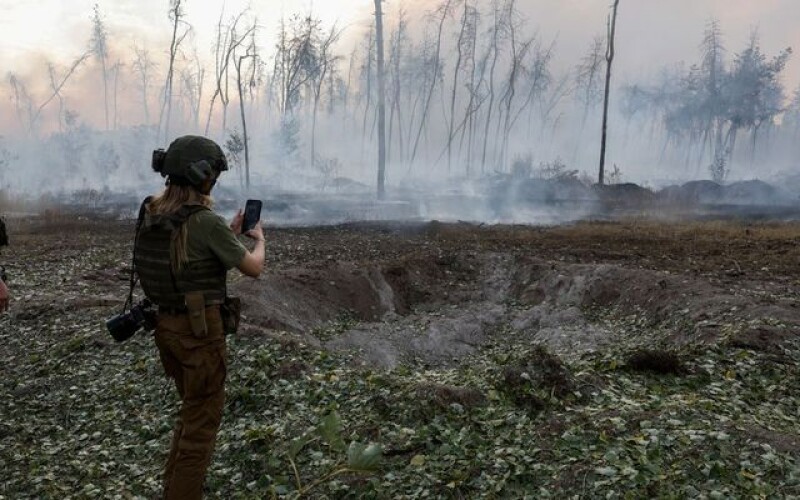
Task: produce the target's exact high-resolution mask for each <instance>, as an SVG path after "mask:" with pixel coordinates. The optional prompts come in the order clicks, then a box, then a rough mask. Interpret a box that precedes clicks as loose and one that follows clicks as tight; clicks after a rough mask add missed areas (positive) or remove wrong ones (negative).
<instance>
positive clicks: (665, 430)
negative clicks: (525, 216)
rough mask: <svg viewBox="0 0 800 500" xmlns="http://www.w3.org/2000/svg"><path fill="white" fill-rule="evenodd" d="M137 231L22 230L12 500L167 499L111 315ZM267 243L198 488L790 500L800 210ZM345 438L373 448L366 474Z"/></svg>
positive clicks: (40, 222)
mask: <svg viewBox="0 0 800 500" xmlns="http://www.w3.org/2000/svg"><path fill="white" fill-rule="evenodd" d="M132 232H133V228H132V225H131V224H130V223H127V222H114V221H96V220H82V221H81V220H78V221H70V222H64V221H47V220H44V219H39V218H29V219H24V220H23V219H13V220H11V221H10V236H11V240H12V246H11V247H9V248H8V249H6V250H4V252H3V254H2V259H3V263H4V264H5V265H6V266H7V268H8V272H9V275H10V276H11V285H12V291H13V293H14V301H13V303H12V311H11V314H9V315H5V316H1V317H0V359H2V360H3V363H2V367H0V395H1V396H2V398H3V400H4V401H7V402H9V404H7V405H4V406H3V408H2V409H0V467H1V468H2V469H3V470H5V471H7V474H5V478H3V479H1V480H0V497H7V498H20V497H42V496H55V495H59V496H73V497H92V496H95V497H97V496H99V497H105V496H106V495H107V494H108V493H112V492H113V493H114V494H119V495H121V496H122V497H123V498H124V497H131V496H144V497H147V496H151V495H153V494H155V493H156V492H157V491H158V474H159V465H160V464H161V462H162V460H163V458H164V456H165V452H166V446H167V439H168V435H169V428H170V425H171V418H172V415H173V412H174V410H175V407H176V401H175V398H174V394H173V392H174V391H172V389H171V387H170V385H169V382H168V381H166V380H165V379H164V378H163V376H162V375H161V370H160V366H159V364H158V360H157V355H156V352H155V349H154V347H153V346H152V344H151V342H150V341H149V339H148V338H147V336H146V335H139V336H137V337H136V338H134V339H132V340H131V341H129V342H128V343H125V344H121V345H117V344H114V343H113V341H112V340H111V339H110V337H109V336H108V335H107V334H106V333H105V331H104V327H103V321H104V320H105V319H106V318H107V317H109V316H110V315H112V314H114V313H115V312H116V311H117V310H118V309H119V307H121V305H122V301H123V299H124V297H125V294H126V292H125V288H126V281H125V280H126V279H127V274H126V273H127V270H128V269H129V265H130V264H129V260H130V241H131V239H132ZM267 238H268V252H267V253H268V269H269V271H268V272H267V273H266V275H265V276H263V277H262V278H261V279H259V280H257V281H253V280H249V279H245V278H243V277H242V276H239V275H238V274H236V275H232V276H231V283H230V288H231V293H233V294H236V295H238V296H240V297H242V298H243V300H244V303H245V310H244V322H243V326H242V329H241V332H240V333H239V335H237V336H235V337H233V338H230V339H229V349H230V357H231V360H230V366H229V384H228V401H229V402H228V409H227V410H226V420H225V422H224V423H223V430H222V432H221V434H220V439H219V446H218V451H217V454H216V456H215V462H214V466H213V467H212V470H211V472H210V475H209V481H208V495H209V497H211V498H230V497H242V498H251V497H252V498H263V497H265V496H266V497H269V496H289V497H293V496H297V495H298V493H302V494H303V495H305V496H310V497H330V498H341V497H347V496H351V497H354V498H357V497H367V498H404V497H405V498H419V497H425V496H429V497H445V498H472V497H476V496H482V497H503V498H518V497H524V496H526V495H529V496H530V497H545V496H554V497H558V498H564V497H568V496H588V497H595V496H597V497H600V496H602V497H606V496H607V495H610V497H612V498H613V497H620V496H626V495H627V496H631V495H632V496H633V497H642V496H645V497H658V496H663V497H685V496H711V497H714V496H718V495H719V496H722V497H731V496H733V497H736V496H745V495H748V496H749V495H755V496H760V495H763V496H786V497H789V496H793V495H794V496H796V495H800V432H799V431H798V427H797V417H798V415H800V397H798V394H800V392H798V389H800V377H798V375H800V374H799V373H798V366H800V365H799V363H800V350H799V348H798V346H799V344H800V307H798V304H800V302H798V297H799V296H800V246H799V245H798V243H800V224H798V223H765V222H763V221H762V222H753V221H747V220H728V221H724V222H715V221H705V222H663V221H662V222H659V221H655V220H652V219H643V218H630V219H625V220H618V221H613V222H582V223H576V224H571V225H564V226H555V227H530V226H482V225H473V224H443V223H439V222H431V223H400V222H398V223H357V224H347V225H340V226H334V227H311V228H295V229H292V228H282V229H270V230H268V232H267ZM234 274H235V273H234ZM332 435H335V436H337V437H336V438H333V437H332ZM341 442H347V443H350V442H354V443H364V444H366V443H368V442H374V443H378V444H379V445H380V446H381V447H382V450H383V452H382V456H381V462H380V464H379V465H378V467H377V470H369V471H356V470H355V469H358V467H356V466H354V464H357V462H358V461H357V460H355V461H353V460H354V459H353V457H352V456H351V457H350V462H348V454H347V452H346V450H345V449H344V448H342V446H341ZM351 451H352V449H351ZM348 465H349V466H350V467H349V468H347V466H348Z"/></svg>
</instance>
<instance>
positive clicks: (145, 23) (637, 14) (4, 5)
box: [0, 0, 800, 133]
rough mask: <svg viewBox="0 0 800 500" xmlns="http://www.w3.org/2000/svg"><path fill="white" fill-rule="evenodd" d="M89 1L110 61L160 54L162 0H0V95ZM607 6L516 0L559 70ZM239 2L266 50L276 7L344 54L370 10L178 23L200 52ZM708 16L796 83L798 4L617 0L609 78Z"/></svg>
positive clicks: (207, 17)
mask: <svg viewBox="0 0 800 500" xmlns="http://www.w3.org/2000/svg"><path fill="white" fill-rule="evenodd" d="M95 3H99V5H100V9H101V12H102V13H103V15H104V17H105V22H106V25H107V28H108V31H109V38H110V40H111V43H112V51H114V50H116V51H117V53H116V54H112V57H115V58H119V59H120V60H122V61H123V62H130V61H129V59H130V58H127V59H128V61H126V54H124V53H122V52H123V51H125V52H127V51H128V50H129V49H130V47H132V46H133V44H134V43H137V44H138V45H139V46H145V47H147V48H148V49H149V50H150V51H151V52H152V53H154V55H156V56H158V57H161V56H163V54H165V53H166V51H167V44H168V41H169V37H170V26H169V21H168V19H167V10H168V8H169V0H113V1H110V0H35V1H22V0H0V68H2V70H3V75H2V76H3V82H2V83H0V99H2V100H7V96H8V88H7V87H8V84H7V79H6V73H7V72H10V71H13V72H15V73H16V74H18V75H21V76H23V77H24V78H26V81H28V82H29V85H31V86H34V85H35V82H40V84H41V85H45V84H46V70H45V61H46V60H49V61H52V60H55V61H56V62H58V63H60V64H61V65H62V67H63V66H66V65H67V64H68V63H69V61H70V60H72V59H74V58H75V57H76V56H77V55H78V54H80V53H81V52H82V51H84V50H85V48H86V46H87V42H88V40H89V37H90V32H91V21H90V19H91V14H92V6H93V5H94V4H95ZM438 3H439V2H433V1H431V0H386V1H385V12H386V17H387V23H388V24H390V25H391V22H392V19H393V18H394V15H395V13H396V12H397V10H398V7H399V6H400V5H403V6H405V8H406V10H407V11H409V12H410V16H409V17H410V22H411V24H412V28H413V26H415V25H416V26H419V24H420V18H421V15H422V13H423V12H425V11H426V10H430V9H431V8H432V7H433V6H435V5H437V4H438ZM484 3H485V2H484ZM610 3H611V0H518V6H519V8H520V10H522V11H523V13H524V14H525V16H526V17H527V18H528V19H529V21H530V22H529V29H530V30H531V31H532V30H534V29H538V32H539V34H540V36H541V38H543V39H544V40H547V41H549V40H556V55H557V57H556V61H555V64H556V66H560V67H561V68H562V69H565V68H570V67H573V66H574V65H575V64H576V63H577V61H578V59H579V58H580V57H581V55H582V54H583V53H584V52H585V50H586V49H587V48H588V46H589V44H590V41H591V40H592V38H593V37H594V36H595V35H597V34H601V33H603V32H604V30H605V20H606V15H607V12H608V8H609V5H610ZM247 4H249V5H250V6H251V10H252V12H254V13H255V14H256V15H257V16H258V19H259V23H260V24H261V25H262V26H263V28H262V32H261V43H262V45H263V46H264V48H266V49H267V52H268V53H270V52H271V49H272V45H273V42H272V39H273V38H272V36H273V35H274V33H275V31H276V27H277V23H278V21H279V19H280V17H281V14H282V13H283V14H286V15H290V14H293V13H298V12H306V11H308V9H309V8H311V7H313V11H314V12H315V13H316V14H317V15H318V16H319V17H320V18H322V19H323V21H325V22H326V23H327V24H332V23H333V22H335V21H338V24H339V26H342V27H344V26H346V27H347V31H346V32H345V37H344V38H343V41H342V42H341V43H340V46H339V50H340V53H341V54H348V53H349V52H350V51H351V45H352V40H353V39H355V38H356V37H357V36H358V34H359V33H361V32H363V30H364V29H365V27H366V26H367V25H368V23H369V17H370V15H371V13H372V10H373V1H372V0H335V1H333V0H314V1H313V2H312V1H311V0H251V1H250V2H247V1H245V0H227V1H225V2H222V1H218V0H204V1H202V2H201V1H199V0H186V12H187V15H188V17H187V19H188V21H189V22H190V23H191V24H192V25H193V27H194V31H195V33H196V46H197V49H198V52H199V54H200V56H201V57H208V56H210V53H211V45H212V38H213V35H214V29H215V26H216V23H217V19H218V17H219V15H220V10H221V9H222V8H223V5H224V6H225V9H226V12H227V13H228V14H234V13H237V12H239V11H240V10H241V9H242V8H243V7H244V6H245V5H247ZM226 17H227V16H226ZM712 17H715V18H717V19H718V20H719V21H720V24H721V28H722V31H723V34H724V36H725V42H726V44H727V48H728V50H729V52H730V53H733V52H736V51H738V50H740V49H741V48H742V47H743V46H744V45H745V43H746V42H747V40H748V37H749V34H750V32H751V30H752V29H754V28H757V29H758V30H759V32H760V34H761V40H762V47H763V49H764V51H765V52H766V53H767V54H768V55H769V56H773V55H775V54H777V53H778V51H780V50H782V49H784V48H786V47H788V46H792V47H793V48H794V49H795V54H794V55H793V56H792V58H791V59H790V62H789V64H788V66H787V70H786V72H785V78H786V80H785V81H786V83H787V86H788V88H789V90H790V91H791V90H793V89H794V88H796V87H797V85H798V83H800V29H798V20H800V0H622V1H621V3H620V14H619V23H618V25H619V26H618V42H617V46H618V48H617V61H616V62H615V64H616V67H615V68H616V75H617V77H618V78H622V79H631V80H642V79H646V78H647V77H649V76H652V75H654V74H656V73H657V72H658V71H659V69H660V68H662V67H664V66H666V65H672V64H675V63H678V62H681V61H683V62H686V63H694V62H696V61H697V60H698V57H699V56H698V46H699V44H700V41H701V39H702V36H703V29H704V27H705V25H706V23H707V22H708V20H709V19H710V18H712ZM453 29H455V28H453ZM31 82H33V83H31ZM4 104H6V103H0V109H3V108H4V106H3V105H4ZM5 109H7V108H5ZM2 121H4V120H3V119H2V116H0V122H2ZM1 132H2V123H0V133H1Z"/></svg>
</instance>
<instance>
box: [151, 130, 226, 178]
mask: <svg viewBox="0 0 800 500" xmlns="http://www.w3.org/2000/svg"><path fill="white" fill-rule="evenodd" d="M152 166H153V170H155V171H156V172H158V173H159V174H161V176H162V177H167V178H168V182H169V183H170V184H177V185H191V186H194V187H195V188H199V187H200V185H201V184H202V182H203V181H205V180H206V179H208V178H209V177H211V176H213V175H219V174H220V173H221V172H224V171H226V170H228V162H227V160H226V159H225V154H224V153H223V152H222V148H220V147H219V145H218V144H217V143H216V142H214V141H212V140H211V139H208V138H206V137H202V136H199V135H184V136H182V137H178V138H177V139H175V140H174V141H172V143H171V144H170V145H169V148H167V150H166V151H164V150H163V149H157V150H155V151H153V165H152Z"/></svg>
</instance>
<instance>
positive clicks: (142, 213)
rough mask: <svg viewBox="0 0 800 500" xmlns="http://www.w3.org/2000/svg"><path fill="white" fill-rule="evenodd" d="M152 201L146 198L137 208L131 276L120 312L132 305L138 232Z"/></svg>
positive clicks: (150, 197) (135, 280)
mask: <svg viewBox="0 0 800 500" xmlns="http://www.w3.org/2000/svg"><path fill="white" fill-rule="evenodd" d="M152 199H153V197H152V196H148V197H147V198H145V199H144V201H142V204H141V205H140V206H139V215H138V217H137V218H136V233H135V235H134V237H133V257H132V258H131V274H130V281H129V283H130V288H129V289H128V299H127V300H126V301H125V305H124V306H122V312H123V313H124V312H125V311H127V310H128V308H130V307H131V306H132V305H133V290H134V288H136V283H137V281H138V280H137V279H136V247H137V244H138V243H139V232H140V231H141V229H142V224H143V223H144V216H145V213H146V211H147V204H148V203H150V201H151V200H152Z"/></svg>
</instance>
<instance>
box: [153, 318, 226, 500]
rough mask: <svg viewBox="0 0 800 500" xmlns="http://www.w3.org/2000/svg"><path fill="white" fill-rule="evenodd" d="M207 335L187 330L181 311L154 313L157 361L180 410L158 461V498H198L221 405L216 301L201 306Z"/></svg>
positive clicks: (222, 367) (221, 348)
mask: <svg viewBox="0 0 800 500" xmlns="http://www.w3.org/2000/svg"><path fill="white" fill-rule="evenodd" d="M206 325H207V327H208V335H207V336H206V337H205V338H196V337H195V336H194V335H193V334H192V328H191V326H190V324H189V316H188V315H187V314H179V315H171V314H159V315H158V323H157V326H156V331H155V340H156V345H157V346H158V351H159V354H160V356H161V363H162V364H163V366H164V371H165V372H166V374H167V376H168V377H171V378H173V379H174V380H175V386H176V387H177V389H178V394H179V395H180V397H181V409H180V413H179V416H178V419H177V422H176V424H175V430H174V433H173V436H172V445H171V447H170V450H169V457H168V459H167V463H166V465H165V466H164V498H165V499H168V500H171V499H181V500H193V499H202V498H203V483H204V481H205V476H206V470H207V469H208V466H209V464H210V463H211V456H212V454H213V453H214V443H215V441H216V438H217V431H218V430H219V425H220V421H221V420H222V408H223V406H224V404H225V374H226V359H225V357H226V354H225V336H224V334H223V328H222V318H221V317H220V312H219V306H213V307H208V308H207V309H206Z"/></svg>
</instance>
